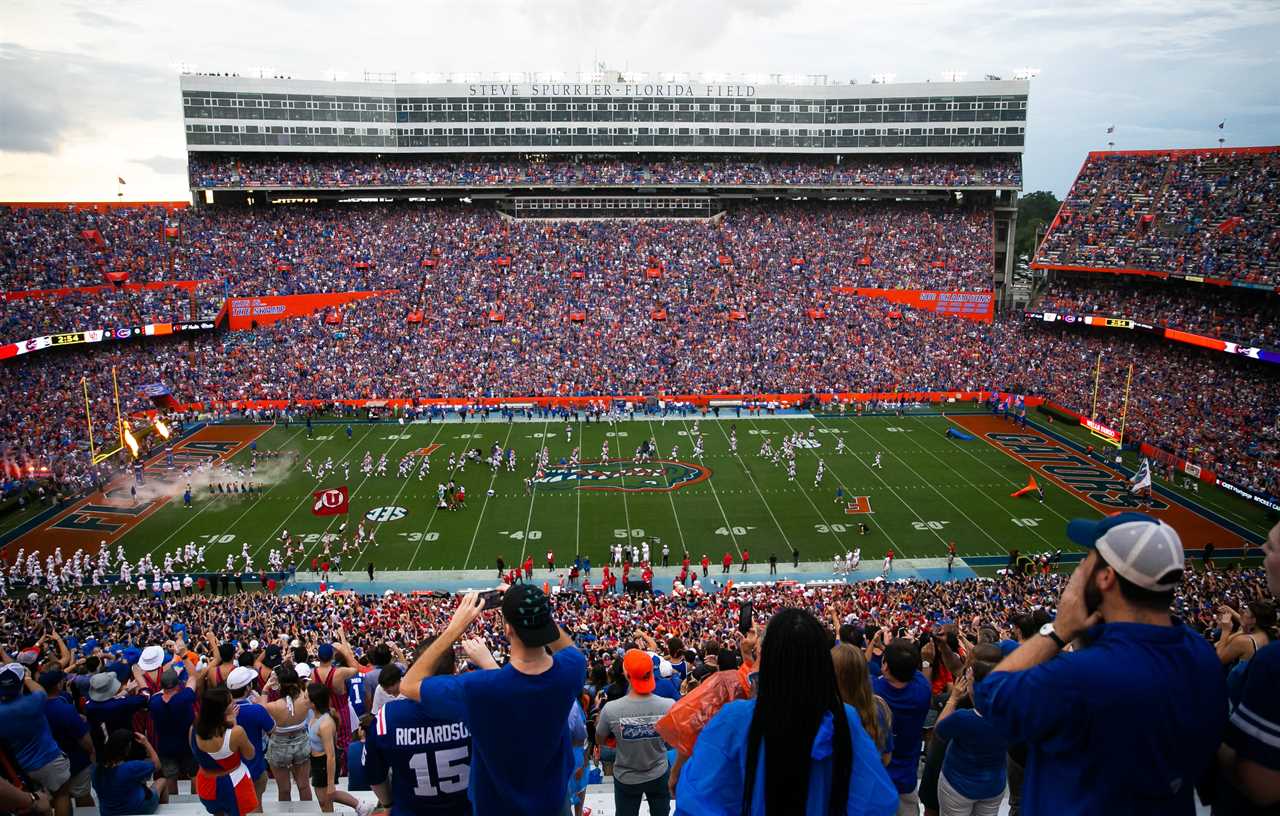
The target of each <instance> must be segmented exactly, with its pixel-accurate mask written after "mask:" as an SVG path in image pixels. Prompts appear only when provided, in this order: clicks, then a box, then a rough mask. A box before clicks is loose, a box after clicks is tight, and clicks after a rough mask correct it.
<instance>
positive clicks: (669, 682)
mask: <svg viewBox="0 0 1280 816" xmlns="http://www.w3.org/2000/svg"><path fill="white" fill-rule="evenodd" d="M675 680H676V678H675V677H674V676H672V677H655V678H653V693H654V694H656V695H658V696H659V697H666V698H667V699H668V700H675V701H679V700H680V687H679V686H678V685H676V683H675Z"/></svg>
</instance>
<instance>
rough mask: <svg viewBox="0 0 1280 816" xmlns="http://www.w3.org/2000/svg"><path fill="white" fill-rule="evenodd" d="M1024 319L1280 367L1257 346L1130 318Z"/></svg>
mask: <svg viewBox="0 0 1280 816" xmlns="http://www.w3.org/2000/svg"><path fill="white" fill-rule="evenodd" d="M1023 316H1024V317H1025V318H1026V319H1028V320H1041V321H1044V322H1045V323H1065V324H1067V325H1080V326H1092V327H1094V328H1103V329H1132V330H1134V331H1141V332H1147V333H1149V334H1155V335H1158V336H1160V337H1163V338H1165V339H1166V340H1172V341H1174V342H1176V343H1188V344H1190V345H1193V346H1200V347H1201V348H1207V349H1212V350H1214V351H1221V352H1223V353H1224V354H1237V355H1240V356H1241V357H1251V358H1253V359H1254V360H1262V361H1264V362H1268V363H1273V364H1276V365H1280V351H1276V350H1273V349H1264V348H1257V347H1256V346H1244V345H1241V344H1240V343H1235V342H1232V341H1230V340H1219V339H1218V338H1216V337H1210V336H1208V335H1205V334H1196V333H1194V332H1188V331H1181V330H1179V329H1167V328H1165V327H1163V326H1156V325H1153V324H1151V323H1144V322H1143V321H1141V320H1135V319H1133V318H1129V317H1108V316H1103V315H1076V314H1071V313H1067V312H1023Z"/></svg>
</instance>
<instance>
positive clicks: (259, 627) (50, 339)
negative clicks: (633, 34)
mask: <svg viewBox="0 0 1280 816" xmlns="http://www.w3.org/2000/svg"><path fill="white" fill-rule="evenodd" d="M2 70H5V69H4V68H3V67H0V71H2ZM176 74H177V75H176V76H171V77H170V80H171V81H170V84H169V85H168V86H167V88H168V90H166V92H165V93H166V94H168V97H167V99H168V102H169V107H170V108H171V109H172V110H173V111H175V112H176V111H178V110H180V118H181V121H180V122H179V121H177V117H176V116H175V117H174V118H173V119H172V121H170V123H169V128H170V131H171V133H179V132H180V133H181V134H182V138H183V149H184V160H183V161H182V165H183V168H184V170H183V172H184V173H185V177H184V178H185V184H186V186H185V191H184V192H183V191H180V192H183V194H182V195H180V196H174V198H173V200H132V198H131V197H130V196H128V195H127V193H128V188H127V186H126V185H127V182H126V180H125V178H123V175H121V176H118V177H117V178H116V183H115V186H114V187H115V190H116V193H117V194H116V196H115V197H114V198H110V197H108V198H107V200H76V201H70V200H59V201H45V200H18V199H16V198H15V200H13V201H9V202H5V203H0V276H2V277H0V287H2V288H3V292H4V296H3V298H0V328H2V330H3V336H0V373H2V374H3V376H0V388H2V389H3V402H4V405H5V410H4V412H3V415H2V417H0V423H3V424H2V426H0V427H2V430H3V433H2V434H0V470H2V473H0V478H2V479H3V497H2V498H0V613H2V614H0V618H2V619H3V632H0V647H2V649H0V659H2V660H3V664H2V665H0V785H2V786H3V787H0V800H2V801H0V811H3V812H13V813H40V814H45V813H56V814H57V816H67V814H70V813H72V812H77V813H83V812H87V813H95V812H97V813H101V814H104V816H106V814H125V813H156V812H158V813H161V814H173V816H183V814H202V813H212V814H227V816H239V814H242V813H244V814H247V813H250V812H258V811H261V812H266V813H269V814H273V813H301V812H315V811H323V812H332V811H334V810H335V809H336V810H338V811H339V812H346V811H350V810H354V811H355V812H356V813H358V814H359V816H366V814H368V813H371V812H374V811H375V810H376V811H380V812H389V813H391V814H393V816H401V815H402V814H410V813H439V814H470V813H476V814H530V815H531V816H532V815H533V814H549V815H551V816H562V815H563V814H569V813H572V814H575V816H583V814H587V813H595V814H597V816H599V814H612V813H619V814H634V813H640V812H648V813H651V814H667V813H688V814H704V813H705V814H712V813H725V814H730V813H734V814H736V813H760V814H766V813H767V814H793V813H795V814H799V813H827V812H840V813H843V812H848V813H866V814H919V813H922V812H923V813H934V814H936V813H943V814H960V813H965V814H969V813H974V814H997V813H1014V814H1016V813H1022V812H1026V813H1030V814H1067V813H1082V814H1084V813H1091V814H1103V813H1116V814H1121V813H1124V814H1131V813H1132V814H1183V813H1186V814H1191V813H1197V812H1202V813H1209V812H1210V811H1212V813H1215V814H1219V813H1221V814H1236V813H1240V814H1246V813H1248V814H1252V813H1264V812H1273V811H1272V810H1271V809H1273V808H1275V807H1276V806H1277V802H1280V757H1278V755H1277V750H1278V746H1280V710H1277V708H1276V702H1275V689H1276V688H1277V686H1276V685H1275V683H1276V682H1277V681H1278V678H1280V652H1277V649H1280V646H1275V645H1271V644H1272V641H1273V640H1274V639H1275V638H1277V637H1280V631H1278V630H1277V628H1276V599H1275V598H1276V595H1277V594H1280V524H1278V523H1277V522H1278V521H1280V146H1271V145H1275V144H1276V143H1277V142H1280V138H1275V139H1272V140H1270V142H1271V144H1270V145H1268V144H1262V143H1259V144H1257V145H1250V146H1232V145H1229V144H1227V143H1226V142H1227V139H1226V138H1225V137H1219V138H1218V139H1217V142H1218V143H1217V145H1214V144H1212V139H1210V143H1209V144H1199V145H1196V144H1186V145H1181V146H1178V147H1165V146H1162V145H1163V142H1162V141H1160V140H1157V142H1159V143H1158V144H1132V143H1125V144H1124V145H1123V146H1121V147H1116V145H1115V142H1114V139H1113V137H1112V134H1113V133H1114V131H1115V130H1116V126H1115V125H1110V126H1108V127H1107V129H1106V134H1107V136H1106V138H1107V139H1108V140H1110V143H1109V144H1107V145H1106V147H1105V149H1103V148H1102V146H1101V145H1094V146H1091V147H1089V148H1086V149H1082V150H1076V151H1075V152H1073V153H1072V154H1071V156H1070V161H1071V163H1072V165H1073V166H1076V165H1078V170H1077V171H1075V173H1074V178H1073V179H1072V180H1070V181H1069V183H1068V184H1067V185H1066V186H1065V187H1064V189H1066V193H1065V196H1064V197H1063V198H1062V199H1061V200H1059V199H1058V198H1057V197H1056V196H1054V195H1052V194H1051V193H1048V192H1045V191H1035V192H1030V193H1029V191H1028V190H1027V189H1025V185H1024V172H1026V168H1027V167H1028V166H1029V165H1030V162H1031V161H1032V160H1033V158H1034V157H1031V156H1030V149H1031V148H1029V146H1030V145H1034V144H1037V142H1036V141H1035V135H1036V134H1035V133H1034V132H1032V133H1029V132H1028V123H1029V122H1032V121H1033V119H1034V117H1033V116H1031V115H1030V112H1031V111H1033V110H1034V109H1035V106H1036V105H1037V104H1040V95H1041V94H1042V93H1044V91H1043V90H1042V89H1041V88H1040V86H1039V84H1038V80H1037V78H1036V77H1037V74H1038V71H1036V70H1031V69H1024V70H1020V71H1019V72H1017V73H1016V74H1011V75H1009V78H1002V77H1000V76H995V75H985V78H984V79H981V80H976V79H974V80H971V79H966V78H965V76H966V75H964V74H961V73H958V72H949V73H948V75H947V76H946V78H945V79H944V81H941V82H939V81H936V80H934V81H925V80H924V79H923V78H922V79H921V81H898V80H897V79H896V78H895V77H893V76H885V75H879V76H877V77H876V78H875V79H873V80H872V81H870V82H866V81H862V82H854V81H847V82H846V81H843V80H842V81H836V80H834V79H831V78H828V77H827V76H825V75H813V76H805V77H799V76H791V75H782V74H756V75H748V74H743V75H730V74H696V73H692V74H682V73H644V72H638V71H629V70H611V69H609V68H607V67H605V65H604V64H603V63H601V64H600V65H599V66H598V69H597V70H592V71H586V72H576V73H573V72H565V73H555V74H536V73H525V74H497V75H488V74H430V75H428V74H420V73H414V74H413V75H412V76H408V75H403V74H402V75H391V74H370V73H369V72H366V73H365V75H364V76H363V78H361V79H360V80H348V79H343V78H340V77H339V76H337V75H336V74H333V75H329V76H325V77H324V78H316V77H312V78H307V77H305V76H300V77H299V78H296V79H295V78H293V77H288V76H284V75H280V74H276V73H275V72H274V71H266V70H257V71H255V72H250V73H245V74H244V75H241V74H239V73H235V72H222V71H213V72H209V71H203V70H195V69H193V68H190V67H186V66H184V67H181V68H179V69H178V70H177V71H176ZM1044 104H1049V103H1048V102H1046V103H1044ZM1053 104H1057V103H1056V102H1055V103H1053ZM1044 121H1045V120H1044V119H1039V120H1036V121H1035V123H1034V124H1035V125H1036V126H1037V127H1038V126H1040V124H1041V123H1042V122H1044ZM1225 124H1226V121H1225V120H1224V121H1223V123H1222V124H1219V125H1218V126H1217V130H1218V131H1225V130H1226V128H1225ZM0 126H2V125H0ZM1054 126H1055V124H1048V125H1046V127H1054ZM179 129H180V130H179ZM27 198H31V199H39V198H42V196H40V195H38V191H32V194H31V195H30V196H27ZM1049 712H1052V713H1049ZM512 731H516V732H517V733H515V734H513V733H512ZM519 732H524V733H519ZM765 745H768V746H769V747H770V750H769V752H768V753H767V754H766V753H765V752H764V751H763V746H765ZM295 789H296V790H295ZM846 805H847V806H846Z"/></svg>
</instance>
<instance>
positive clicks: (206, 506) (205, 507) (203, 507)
mask: <svg viewBox="0 0 1280 816" xmlns="http://www.w3.org/2000/svg"><path fill="white" fill-rule="evenodd" d="M270 430H272V429H271V428H268V429H267V431H270ZM301 432H302V428H301V427H299V428H298V430H296V431H294V432H293V433H291V434H290V435H289V438H288V439H286V440H284V442H283V443H281V444H282V445H287V444H288V443H289V442H292V441H293V438H294V437H295V436H297V435H298V434H299V433H301ZM264 433H266V432H264ZM285 481H286V480H285V479H281V480H280V481H278V482H276V483H275V484H273V485H271V487H268V488H267V489H266V490H265V491H263V492H261V493H259V494H258V498H257V499H255V500H254V501H253V503H252V504H250V505H249V506H248V507H247V508H245V511H244V512H243V513H241V514H240V516H239V517H238V518H236V520H235V521H233V522H231V527H230V528H228V529H230V530H234V529H235V528H236V525H237V524H239V523H240V522H241V520H243V519H244V517H245V516H247V515H249V513H250V512H251V511H252V510H253V509H254V508H256V507H257V506H258V503H259V502H261V501H262V500H263V499H265V498H266V497H267V494H268V493H270V492H271V491H272V490H275V489H276V488H277V487H279V486H280V485H281V484H284V482H285ZM212 506H213V501H212V500H206V501H204V502H203V503H202V504H201V506H200V509H199V510H197V511H196V512H195V513H194V514H192V515H191V516H190V517H188V518H187V520H186V521H184V522H183V523H182V524H181V525H179V526H178V527H177V528H176V529H174V531H173V532H171V533H169V535H168V536H166V537H165V539H164V540H163V541H161V542H160V543H159V544H157V545H155V546H154V547H152V548H151V551H150V552H148V553H147V555H152V554H154V553H155V552H156V551H157V550H159V549H160V548H161V547H163V546H164V545H165V544H168V543H169V541H170V540H171V539H172V538H173V537H174V536H176V535H177V534H178V533H180V532H182V530H183V529H185V528H186V526H187V525H188V524H190V523H191V522H193V521H195V520H196V518H197V517H198V516H199V515H200V514H201V513H203V512H204V511H205V510H208V509H209V508H210V507H212Z"/></svg>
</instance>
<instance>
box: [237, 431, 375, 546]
mask: <svg viewBox="0 0 1280 816" xmlns="http://www.w3.org/2000/svg"><path fill="white" fill-rule="evenodd" d="M375 427H377V426H376V425H370V426H369V427H368V428H366V429H365V432H364V434H362V435H361V436H360V440H359V441H358V442H357V441H352V443H351V444H352V445H353V446H354V445H358V444H360V442H363V441H364V440H365V437H367V436H368V435H369V434H371V433H373V429H374V428H375ZM325 441H330V440H325ZM319 446H320V443H319V442H318V441H317V442H316V444H315V446H313V447H312V448H311V451H312V452H313V453H314V452H315V450H316V448H318V447H319ZM316 484H317V485H319V484H320V483H319V482H316ZM310 499H311V494H310V493H307V494H304V495H303V497H302V499H301V500H299V502H298V504H297V505H296V506H295V507H294V508H293V509H292V510H290V511H289V514H288V515H287V516H285V517H284V518H282V519H280V523H279V524H277V525H276V528H275V529H274V530H272V531H271V534H270V535H268V536H267V539H266V541H264V542H262V543H261V544H259V545H258V546H257V547H255V548H254V549H253V552H251V553H249V557H250V558H252V559H256V558H257V556H258V553H260V552H262V548H263V547H265V546H267V545H268V544H270V543H271V542H272V541H274V540H275V538H276V534H277V533H279V532H280V531H281V530H282V529H284V525H285V523H286V522H288V521H289V519H291V518H293V517H294V515H296V514H297V512H298V508H299V507H302V506H303V505H304V504H306V503H307V502H308V501H310ZM302 555H303V556H305V555H306V552H305V551H304V552H303V553H302ZM298 563H302V561H299V562H298Z"/></svg>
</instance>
